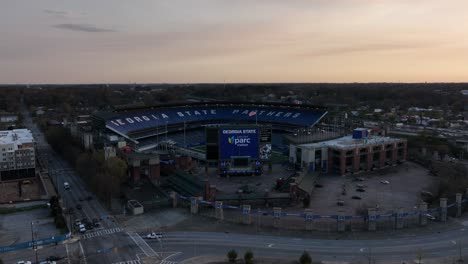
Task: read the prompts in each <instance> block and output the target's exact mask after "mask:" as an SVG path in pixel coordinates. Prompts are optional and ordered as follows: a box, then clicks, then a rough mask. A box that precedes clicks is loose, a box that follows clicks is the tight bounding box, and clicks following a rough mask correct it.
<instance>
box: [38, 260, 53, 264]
mask: <svg viewBox="0 0 468 264" xmlns="http://www.w3.org/2000/svg"><path fill="white" fill-rule="evenodd" d="M56 263H57V262H55V261H48V260H46V261H41V262H39V264H56Z"/></svg>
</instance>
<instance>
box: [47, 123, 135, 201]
mask: <svg viewBox="0 0 468 264" xmlns="http://www.w3.org/2000/svg"><path fill="white" fill-rule="evenodd" d="M46 139H47V142H49V144H50V145H51V147H52V148H53V149H54V150H55V151H56V152H57V153H58V154H60V155H61V156H62V157H63V158H64V159H65V160H66V161H67V162H68V163H69V164H72V165H73V166H75V168H76V171H77V172H78V174H79V175H80V177H82V178H83V179H84V181H85V182H86V183H87V184H88V185H89V187H90V188H91V190H92V191H93V192H94V193H96V194H97V196H98V197H99V199H101V200H102V201H104V202H105V204H106V205H107V206H110V203H111V199H112V198H113V197H116V196H119V195H120V185H121V184H122V183H123V182H124V181H125V180H126V175H127V164H126V162H125V161H123V160H121V159H120V158H118V157H112V158H109V159H107V160H105V159H104V152H103V151H96V152H90V151H85V150H83V149H82V148H81V147H80V146H79V144H78V142H76V141H75V140H74V139H73V137H72V136H71V135H70V134H69V133H68V131H67V130H65V129H64V128H62V127H51V128H49V129H47V130H46Z"/></svg>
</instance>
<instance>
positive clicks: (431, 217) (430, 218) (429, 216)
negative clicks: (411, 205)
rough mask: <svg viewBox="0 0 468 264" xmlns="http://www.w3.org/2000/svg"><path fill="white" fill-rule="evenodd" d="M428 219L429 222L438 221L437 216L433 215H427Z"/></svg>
mask: <svg viewBox="0 0 468 264" xmlns="http://www.w3.org/2000/svg"><path fill="white" fill-rule="evenodd" d="M426 217H427V219H429V220H431V221H435V220H436V218H435V216H433V215H431V214H426Z"/></svg>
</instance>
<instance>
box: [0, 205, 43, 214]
mask: <svg viewBox="0 0 468 264" xmlns="http://www.w3.org/2000/svg"><path fill="white" fill-rule="evenodd" d="M39 208H47V205H45V204H39V205H33V206H28V207H21V208H0V214H12V213H17V212H25V211H31V210H36V209H39Z"/></svg>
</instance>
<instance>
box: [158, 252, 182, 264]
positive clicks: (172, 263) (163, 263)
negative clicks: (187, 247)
mask: <svg viewBox="0 0 468 264" xmlns="http://www.w3.org/2000/svg"><path fill="white" fill-rule="evenodd" d="M179 254H182V252H175V253H174V254H171V255H169V256H167V257H165V258H164V259H163V260H161V263H160V264H177V263H178V262H175V261H170V260H168V259H169V258H172V257H174V256H177V255H179Z"/></svg>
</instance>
